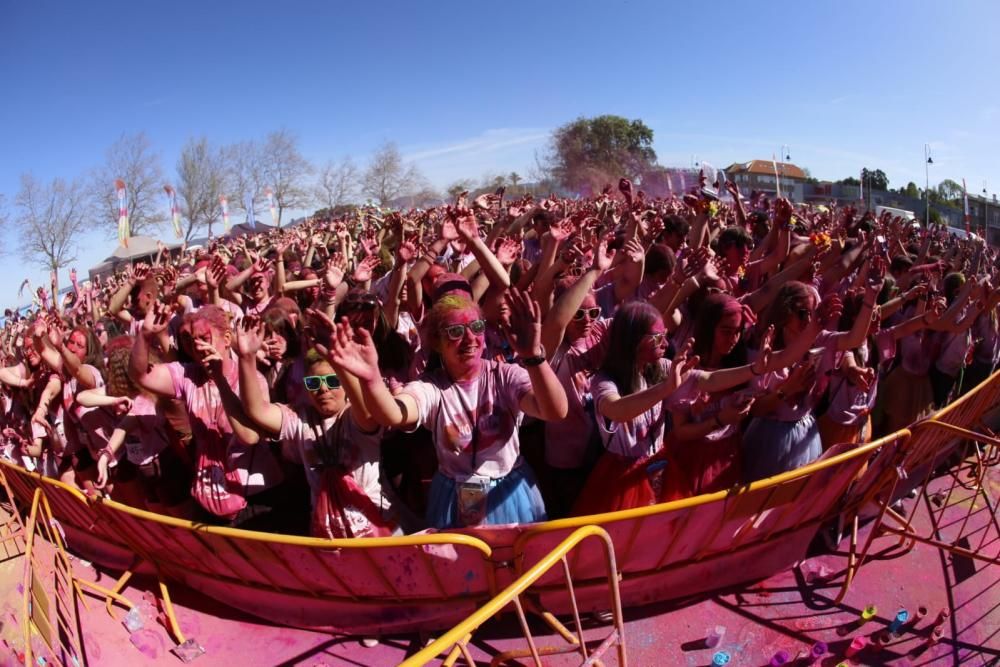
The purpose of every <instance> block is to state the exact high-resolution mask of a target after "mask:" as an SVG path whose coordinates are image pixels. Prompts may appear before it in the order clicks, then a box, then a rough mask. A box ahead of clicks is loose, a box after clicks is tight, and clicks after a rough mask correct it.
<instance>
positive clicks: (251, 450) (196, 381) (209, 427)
mask: <svg viewBox="0 0 1000 667" xmlns="http://www.w3.org/2000/svg"><path fill="white" fill-rule="evenodd" d="M167 369H168V370H169V371H170V377H171V379H172V380H173V384H174V397H175V398H177V399H180V400H183V401H184V405H185V407H186V408H187V413H188V418H189V419H190V422H191V435H192V438H193V440H194V443H195V447H196V456H195V458H196V460H195V478H194V484H193V488H192V490H191V495H192V496H193V497H194V499H195V500H197V501H198V503H199V504H200V505H201V506H202V507H204V508H205V509H206V510H207V511H209V512H211V513H212V514H215V515H216V516H220V517H224V518H232V517H234V516H236V514H238V513H239V511H240V510H241V509H243V508H244V507H245V506H246V498H247V496H251V495H253V494H254V493H258V492H260V491H264V490H265V489H268V488H270V487H272V486H275V485H277V484H279V483H280V482H281V481H282V478H283V476H282V473H281V468H280V467H279V466H278V463H277V461H275V460H274V457H273V456H272V455H271V451H270V449H269V448H268V447H267V446H265V445H263V444H258V445H252V446H247V445H244V444H243V443H241V442H240V441H239V439H238V438H237V437H236V435H235V434H234V433H233V430H232V427H231V426H230V425H229V419H228V417H227V416H226V411H225V409H224V408H223V407H222V398H221V396H220V395H219V389H218V387H216V385H215V382H213V381H211V380H209V379H207V378H205V377H204V373H203V371H202V370H201V368H200V367H199V366H197V365H195V364H181V363H180V362H176V361H174V362H171V363H169V364H167ZM239 379H240V378H239V371H238V369H237V366H236V364H235V363H234V364H232V365H231V366H230V370H229V373H228V374H227V376H226V381H227V382H228V384H229V386H230V387H232V389H233V391H234V392H236V393H237V394H238V393H239ZM257 382H258V383H259V385H260V390H261V391H262V392H263V393H264V395H267V382H266V381H265V380H264V377H263V376H262V375H261V374H260V373H257Z"/></svg>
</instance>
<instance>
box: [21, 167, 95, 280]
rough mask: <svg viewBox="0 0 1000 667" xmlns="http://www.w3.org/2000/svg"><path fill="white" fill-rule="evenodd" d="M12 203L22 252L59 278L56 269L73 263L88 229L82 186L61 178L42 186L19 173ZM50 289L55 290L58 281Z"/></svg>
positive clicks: (76, 182)
mask: <svg viewBox="0 0 1000 667" xmlns="http://www.w3.org/2000/svg"><path fill="white" fill-rule="evenodd" d="M15 204H16V205H17V217H16V218H15V219H14V222H15V225H16V229H17V235H18V239H19V243H20V249H21V252H22V253H24V254H25V255H26V256H27V257H28V258H29V259H31V260H32V261H33V262H35V263H36V264H37V265H39V266H41V267H44V268H46V269H48V270H49V271H50V272H54V273H55V274H57V275H58V272H59V269H62V268H65V267H67V266H69V265H70V263H71V262H73V261H75V260H76V254H75V250H76V247H77V242H78V241H79V238H80V236H81V235H82V234H83V233H84V232H85V231H86V230H87V220H86V216H85V212H86V210H87V206H86V195H85V194H84V188H83V186H82V185H81V184H80V182H79V181H73V182H71V183H67V182H66V181H64V180H62V179H60V178H57V179H55V180H54V181H52V182H51V183H41V182H39V181H38V180H37V179H36V178H35V177H34V176H32V175H31V174H22V175H21V190H20V191H19V192H18V193H17V197H16V199H15ZM53 289H54V290H55V291H58V289H59V285H58V282H54V283H53Z"/></svg>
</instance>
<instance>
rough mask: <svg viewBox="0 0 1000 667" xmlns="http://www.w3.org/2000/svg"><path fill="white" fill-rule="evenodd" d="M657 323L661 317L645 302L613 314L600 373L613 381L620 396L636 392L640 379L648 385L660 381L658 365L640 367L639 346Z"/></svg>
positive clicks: (632, 304) (627, 305)
mask: <svg viewBox="0 0 1000 667" xmlns="http://www.w3.org/2000/svg"><path fill="white" fill-rule="evenodd" d="M659 319H660V313H659V311H657V310H656V308H654V307H653V306H651V305H650V304H648V303H646V302H645V301H632V302H630V303H626V304H625V305H623V306H622V307H621V308H619V309H618V312H616V313H615V317H614V319H613V320H612V321H611V329H610V330H609V331H608V353H607V355H606V356H605V357H604V364H603V365H602V366H601V372H602V373H604V374H605V375H607V376H609V377H610V378H611V379H612V380H614V383H615V386H617V387H618V393H619V394H620V395H621V396H628V395H629V394H632V393H635V392H636V391H638V389H639V381H640V378H644V379H645V380H646V383H647V384H652V383H654V382H658V381H659V379H660V378H659V375H660V368H659V365H657V364H649V365H648V366H646V367H640V366H639V346H640V344H641V343H642V339H643V337H645V336H646V335H647V334H649V332H650V331H651V330H652V329H653V325H654V324H655V323H656V321H657V320H659Z"/></svg>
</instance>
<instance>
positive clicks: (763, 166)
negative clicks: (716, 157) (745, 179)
mask: <svg viewBox="0 0 1000 667" xmlns="http://www.w3.org/2000/svg"><path fill="white" fill-rule="evenodd" d="M740 173H748V174H762V175H765V176H766V175H770V176H773V175H774V163H773V162H772V161H771V160H750V161H749V162H734V163H733V164H731V165H729V166H728V167H726V175H732V174H740ZM778 173H779V174H781V176H782V177H783V178H801V179H802V180H805V179H806V178H808V176H806V172H804V171H802V169H801V168H800V167H798V166H797V165H794V164H792V163H791V162H779V163H778Z"/></svg>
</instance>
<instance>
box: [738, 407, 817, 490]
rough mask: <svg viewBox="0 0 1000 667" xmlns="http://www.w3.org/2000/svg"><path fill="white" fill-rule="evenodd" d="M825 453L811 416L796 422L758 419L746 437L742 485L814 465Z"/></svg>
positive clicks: (744, 438)
mask: <svg viewBox="0 0 1000 667" xmlns="http://www.w3.org/2000/svg"><path fill="white" fill-rule="evenodd" d="M822 453H823V445H822V442H821V441H820V437H819V428H818V427H817V425H816V419H815V418H814V417H813V416H812V413H810V414H807V415H806V416H805V417H803V418H802V419H800V420H798V421H797V422H784V421H778V420H777V419H768V418H766V417H755V418H754V419H753V420H751V422H750V425H749V426H747V430H746V433H744V435H743V456H742V459H743V482H744V483H749V482H754V481H756V480H758V479H764V478H766V477H771V476H773V475H777V474H779V473H783V472H787V471H789V470H795V469H796V468H798V467H801V466H804V465H806V464H807V463H812V462H813V461H815V460H816V459H818V458H819V457H820V455H821V454H822Z"/></svg>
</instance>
